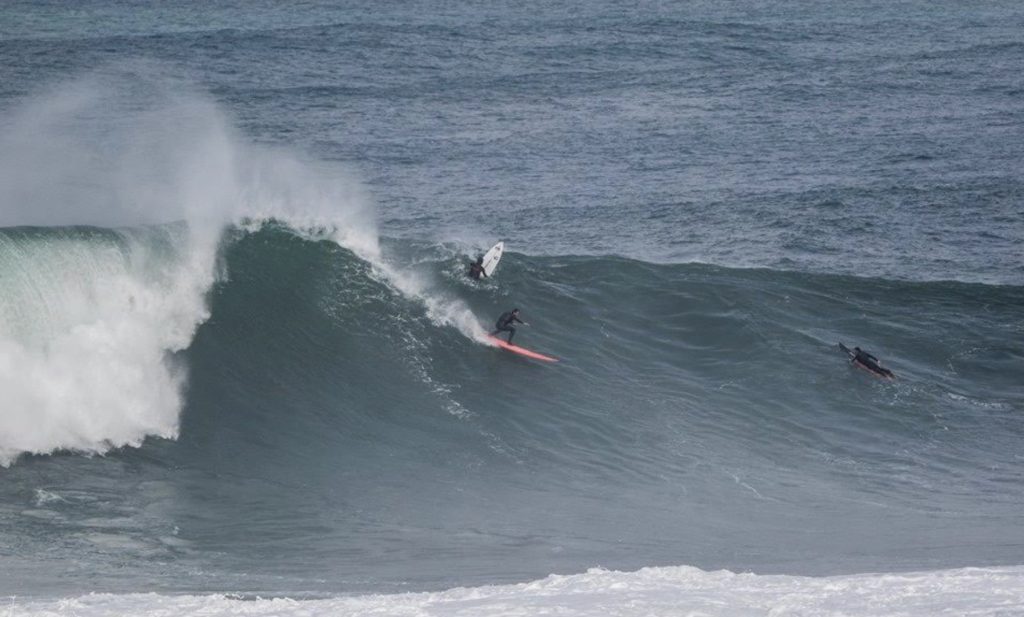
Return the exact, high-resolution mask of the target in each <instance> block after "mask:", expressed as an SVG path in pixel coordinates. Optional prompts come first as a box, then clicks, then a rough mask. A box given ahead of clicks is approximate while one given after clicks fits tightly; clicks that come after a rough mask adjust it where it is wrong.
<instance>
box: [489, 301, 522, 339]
mask: <svg viewBox="0 0 1024 617" xmlns="http://www.w3.org/2000/svg"><path fill="white" fill-rule="evenodd" d="M517 321H518V322H519V323H521V324H523V325H524V326H528V325H530V324H528V323H526V322H525V321H523V320H522V319H519V309H517V308H514V309H512V310H511V311H505V312H504V313H502V314H501V317H499V318H498V321H497V322H496V323H495V324H494V327H495V330H494V332H491V336H494V335H495V334H497V333H499V332H508V342H509V343H511V342H512V337H513V336H515V335H516V328H515V326H513V325H512V324H514V323H516V322H517Z"/></svg>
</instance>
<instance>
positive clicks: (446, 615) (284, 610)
mask: <svg viewBox="0 0 1024 617" xmlns="http://www.w3.org/2000/svg"><path fill="white" fill-rule="evenodd" d="M0 614H6V615H10V616H11V617H15V616H25V617H28V616H35V617H51V616H52V617H58V616H71V615H74V616H76V617H108V616H115V615H117V616H121V615H134V616H136V617H146V616H154V617H156V616H160V617H163V616H167V615H205V616H207V617H217V616H220V615H225V616H226V615H236V616H237V615H252V616H258V615H277V616H282V617H287V616H290V615H295V616H299V615H301V616H304V617H308V616H318V615H332V616H343V615H344V616H369V615H396V616H397V615H407V616H410V617H412V616H416V617H426V616H433V617H488V616H502V617H517V616H522V617H537V616H540V615H558V616H559V617H575V616H580V617H583V616H586V617H591V616H596V615H613V616H621V617H633V616H637V617H639V616H644V617H654V616H660V615H664V616H666V617H669V616H671V617H677V616H680V615H692V616H702V617H713V616H718V615H721V616H723V617H726V616H728V617H743V616H761V615H764V616H779V617H781V616H783V615H794V616H799V615H808V616H810V615H813V616H818V617H827V616H836V617H839V616H843V617H856V616H860V615H863V616H865V617H884V616H887V615H892V616H897V615H899V616H901V617H915V616H922V617H925V616H927V617H933V616H935V615H958V616H959V615H971V616H974V617H982V616H1009V615H1024V567H1002V568H964V569H959V570H945V571H938V572H918V573H906V574H861V575H851V576H832V577H827V578H811V577H801V576H760V575H755V574H734V573H732V572H727V571H718V572H704V571H702V570H698V569H697V568H691V567H687V566H678V567H663V568H644V569H642V570H639V571H637V572H610V571H607V570H601V569H592V570H589V571H588V572H586V573H584V574H576V575H570V576H559V575H551V576H549V577H547V578H545V579H543V580H539V581H534V582H531V583H523V584H519V585H496V586H486V587H475V588H457V589H450V590H448V591H441V592H432V593H408V594H396V595H365V596H353V597H338V598H331V599H323V600H294V599H289V598H275V599H255V600H253V599H246V600H243V599H239V598H236V597H230V596H224V595H203V596H165V595H157V594H127V595H109V594H90V595H87V596H82V597H78V598H68V599H61V600H42V601H22V600H19V599H18V598H12V599H11V600H10V601H9V603H8V604H7V606H6V613H4V609H0Z"/></svg>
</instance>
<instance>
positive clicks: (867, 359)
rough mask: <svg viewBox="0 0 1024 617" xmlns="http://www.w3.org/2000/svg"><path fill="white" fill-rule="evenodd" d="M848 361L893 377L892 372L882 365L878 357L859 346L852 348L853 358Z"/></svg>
mask: <svg viewBox="0 0 1024 617" xmlns="http://www.w3.org/2000/svg"><path fill="white" fill-rule="evenodd" d="M850 362H855V363H857V364H860V365H861V366H863V367H864V368H866V369H868V370H869V371H872V372H874V373H878V374H879V375H882V376H884V377H895V375H893V374H892V371H890V370H889V369H887V368H883V367H882V365H881V363H880V362H879V360H878V358H876V357H874V356H873V355H871V354H869V353H868V352H866V351H864V350H863V349H861V348H860V347H854V348H853V358H852V359H851V360H850Z"/></svg>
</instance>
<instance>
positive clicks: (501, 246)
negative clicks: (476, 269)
mask: <svg viewBox="0 0 1024 617" xmlns="http://www.w3.org/2000/svg"><path fill="white" fill-rule="evenodd" d="M503 252H505V243H504V242H499V243H497V244H495V245H494V246H492V247H491V250H489V251H487V252H486V253H484V263H483V266H484V274H486V275H487V276H490V275H491V273H493V272H494V269H495V268H497V267H498V262H499V261H501V254H502V253H503Z"/></svg>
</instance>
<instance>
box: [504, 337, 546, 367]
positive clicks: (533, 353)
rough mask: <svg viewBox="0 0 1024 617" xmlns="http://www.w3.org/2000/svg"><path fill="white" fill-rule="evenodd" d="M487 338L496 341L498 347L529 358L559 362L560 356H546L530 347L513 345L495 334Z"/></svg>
mask: <svg viewBox="0 0 1024 617" xmlns="http://www.w3.org/2000/svg"><path fill="white" fill-rule="evenodd" d="M487 338H489V339H490V340H491V342H492V343H494V344H495V345H497V346H498V347H501V348H502V349H507V350H509V351H511V352H512V353H517V354H519V355H521V356H526V357H527V358H533V359H534V360H543V361H544V362H558V358H552V357H551V356H545V355H544V354H542V353H537V352H536V351H531V350H529V349H526V348H525V347H520V346H518V345H513V344H512V343H509V342H506V341H503V340H501V339H500V338H495V337H493V336H488V337H487Z"/></svg>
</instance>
